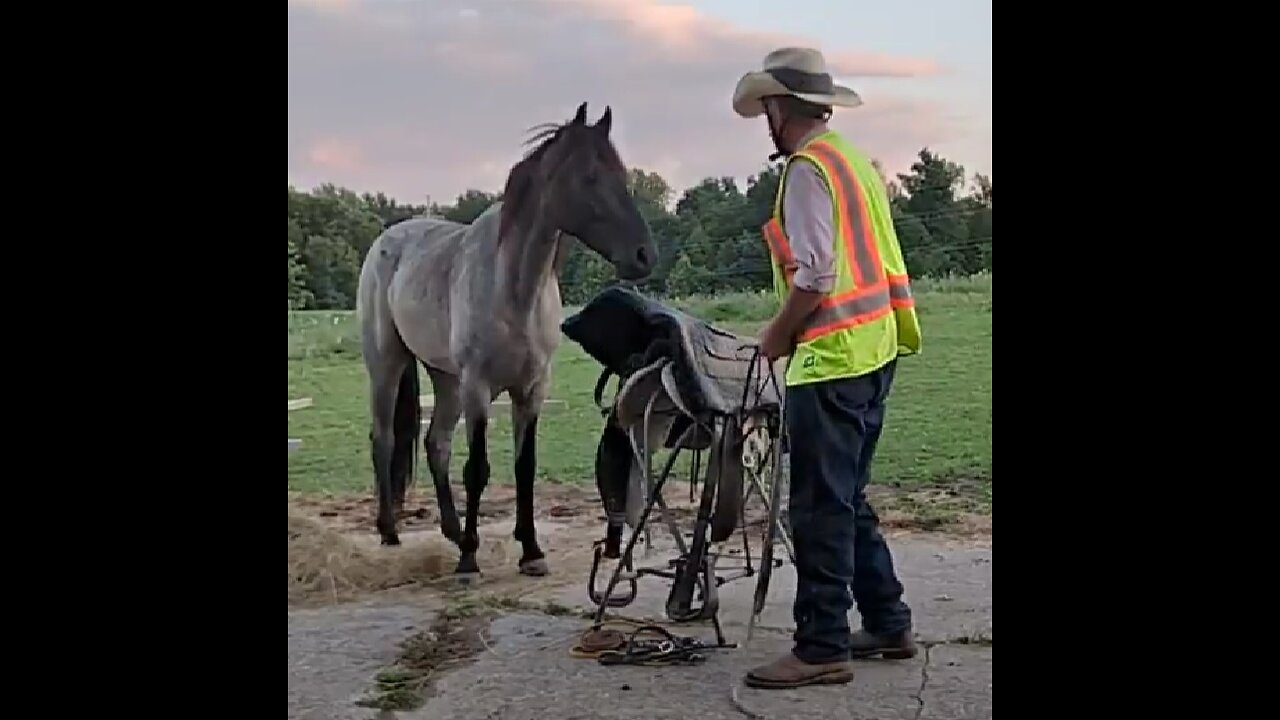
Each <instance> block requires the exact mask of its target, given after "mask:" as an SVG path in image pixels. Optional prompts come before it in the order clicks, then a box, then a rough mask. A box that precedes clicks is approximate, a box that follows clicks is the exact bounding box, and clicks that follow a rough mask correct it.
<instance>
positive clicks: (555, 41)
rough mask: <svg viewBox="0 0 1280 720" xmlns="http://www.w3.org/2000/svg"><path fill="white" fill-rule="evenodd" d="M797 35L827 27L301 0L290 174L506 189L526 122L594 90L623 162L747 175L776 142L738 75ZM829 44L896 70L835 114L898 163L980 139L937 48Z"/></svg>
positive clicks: (602, 2) (599, 9) (405, 194)
mask: <svg viewBox="0 0 1280 720" xmlns="http://www.w3.org/2000/svg"><path fill="white" fill-rule="evenodd" d="M317 3H319V5H320V7H317ZM335 6H336V7H340V8H341V9H342V11H343V12H342V14H341V15H335V14H334V9H333V8H334V7H335ZM784 44H811V43H808V42H805V39H804V38H794V37H790V36H787V35H782V34H773V33H760V32H755V31H751V30H747V29H744V28H741V27H736V26H734V25H732V24H729V23H726V22H724V21H722V20H719V19H716V18H712V17H708V16H706V15H704V14H702V13H699V12H698V11H696V10H694V9H693V8H690V7H687V6H683V5H670V4H662V3H657V2H652V1H650V0H625V1H624V0H521V1H520V2H505V1H497V0H487V1H486V0H433V2H431V3H417V2H415V3H404V2H377V3H371V2H359V1H358V0H347V2H345V3H337V2H336V1H335V0H327V1H322V0H308V1H307V2H302V3H299V2H296V1H295V0H291V3H290V7H289V173H290V180H291V181H293V182H296V183H297V184H299V185H301V186H304V187H306V186H311V185H315V184H318V183H320V182H335V183H339V184H345V185H349V186H351V187H353V188H355V189H358V190H383V191H385V192H387V193H389V194H392V195H395V196H397V197H402V198H404V199H406V200H415V201H420V200H421V198H422V197H423V196H424V195H430V196H432V197H433V198H435V199H438V200H442V201H447V200H449V199H451V198H452V197H454V196H455V195H457V194H458V193H459V192H461V191H462V190H464V189H465V188H467V187H475V188H481V189H486V190H497V189H499V188H500V187H501V185H502V182H503V179H504V177H505V175H506V171H507V168H509V167H510V165H511V164H512V163H514V162H515V161H517V160H518V159H519V158H520V156H521V154H522V152H523V147H522V146H521V142H522V141H523V139H524V137H525V131H526V130H527V129H528V128H529V127H531V126H533V125H535V124H538V123H541V122H546V121H556V120H563V119H567V118H568V116H569V115H570V114H571V113H572V112H573V109H574V108H575V107H576V106H577V105H578V103H580V102H582V101H584V100H585V101H588V102H589V104H590V111H591V116H592V117H593V118H594V117H597V116H598V115H599V114H600V112H602V111H603V110H604V106H605V105H610V106H612V108H613V111H614V118H615V121H614V133H613V135H614V141H615V143H616V144H617V145H618V149H619V152H620V153H621V154H622V156H623V159H624V161H625V162H627V163H628V164H630V165H633V166H636V167H642V168H646V169H651V170H658V171H660V172H661V173H662V174H663V176H664V177H666V178H667V180H668V182H670V183H671V184H672V185H673V186H675V187H676V188H678V189H682V188H683V187H687V186H689V185H692V184H694V183H696V182H698V181H699V180H701V179H702V178H703V177H706V176H724V175H727V176H735V177H739V178H742V177H745V176H746V175H748V174H751V173H754V172H757V171H758V170H759V169H760V168H761V167H762V166H763V164H764V162H765V157H766V156H767V155H768V154H769V153H770V152H771V151H772V150H773V148H772V145H771V144H770V141H769V138H768V134H767V132H766V129H765V126H764V124H763V121H760V122H752V121H745V120H742V119H740V118H738V117H737V116H736V115H735V114H733V112H732V110H731V108H730V97H731V95H732V92H733V86H734V83H735V82H736V81H737V79H738V77H739V76H740V75H741V74H742V73H743V72H746V71H748V70H751V69H754V68H757V67H759V65H760V62H761V60H762V59H763V57H764V55H765V54H766V53H767V52H768V51H769V50H770V49H773V48H774V47H776V46H779V45H784ZM824 51H825V52H826V53H827V57H828V62H829V64H830V66H831V68H832V72H833V73H834V74H836V75H838V76H840V77H843V78H853V77H857V76H881V78H882V79H880V80H878V81H877V82H876V83H875V85H874V86H872V85H869V86H868V87H865V88H864V87H860V86H859V84H858V83H857V82H855V83H853V84H854V87H855V89H857V90H858V91H859V92H860V93H861V94H862V95H863V98H864V101H865V105H864V106H863V107H861V108H858V109H856V110H852V111H837V114H836V116H835V118H834V119H833V124H834V126H835V127H836V128H837V129H840V130H841V131H843V132H846V133H847V134H848V136H849V137H850V139H851V140H853V141H854V142H855V143H856V144H857V145H859V146H860V147H862V148H863V149H864V150H865V151H866V152H868V153H869V154H871V155H872V156H874V157H877V158H879V159H880V160H881V162H882V163H883V164H884V165H885V166H886V169H887V170H888V171H889V172H891V173H892V172H894V171H896V170H898V169H899V168H902V167H904V166H905V164H907V163H909V162H910V159H911V157H912V156H913V155H914V154H915V153H916V152H917V151H918V150H919V149H920V148H921V147H923V146H925V145H929V146H931V147H937V146H938V145H940V144H942V143H945V142H948V141H955V140H956V139H957V138H964V136H965V131H966V128H965V126H964V124H963V123H962V122H960V119H958V118H956V117H954V116H953V115H952V113H951V112H950V111H949V109H948V108H947V107H946V106H944V105H941V104H938V103H932V102H922V101H920V100H915V99H912V98H911V97H910V95H909V93H910V91H911V88H910V85H909V84H910V83H911V82H912V80H910V79H909V77H908V76H913V75H922V74H928V73H931V72H936V71H937V70H938V68H937V64H936V63H935V62H934V61H932V60H931V59H929V58H913V57H898V56H883V55H879V54H876V53H871V52H867V51H865V50H862V49H858V48H839V47H837V48H824ZM988 142H989V141H988ZM988 153H989V150H988Z"/></svg>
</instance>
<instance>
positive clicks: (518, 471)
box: [511, 390, 547, 576]
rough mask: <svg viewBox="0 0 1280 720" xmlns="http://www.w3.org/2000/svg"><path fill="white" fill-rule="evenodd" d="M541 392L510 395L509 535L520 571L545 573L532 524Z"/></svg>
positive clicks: (543, 557) (533, 573)
mask: <svg viewBox="0 0 1280 720" xmlns="http://www.w3.org/2000/svg"><path fill="white" fill-rule="evenodd" d="M544 398H545V393H544V392H542V391H541V390H535V391H533V392H530V393H519V394H517V393H512V397H511V425H512V436H513V439H514V441H515V457H516V462H515V475H516V528H515V532H513V533H512V536H513V537H514V538H515V539H516V540H518V541H519V542H520V547H521V553H520V572H521V573H523V574H525V575H534V576H541V575H546V574H547V560H546V556H545V555H544V554H543V552H542V548H540V547H538V531H537V529H536V528H535V527H534V522H533V481H534V477H535V476H536V475H537V467H538V415H539V414H540V413H541V412H542V403H543V400H544Z"/></svg>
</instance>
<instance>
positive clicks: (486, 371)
mask: <svg viewBox="0 0 1280 720" xmlns="http://www.w3.org/2000/svg"><path fill="white" fill-rule="evenodd" d="M612 122H613V114H612V109H611V108H609V107H606V108H605V110H604V113H603V114H602V115H601V116H600V118H599V119H598V120H597V121H596V123H595V124H594V125H593V124H588V123H587V103H585V102H584V103H582V104H581V105H579V106H578V110H577V113H576V114H575V115H574V116H573V118H572V119H571V120H569V121H568V122H565V123H561V124H556V123H547V124H544V125H541V126H536V127H535V128H532V129H531V130H535V131H538V132H536V133H535V134H534V135H532V136H531V137H530V138H529V139H528V140H527V141H526V144H528V145H532V144H534V143H538V144H537V146H536V147H534V148H533V149H532V150H531V151H529V152H527V153H526V154H525V156H524V158H523V159H521V160H520V161H519V162H517V163H516V164H515V165H514V166H513V167H512V168H511V170H510V172H509V174H508V176H507V180H506V185H505V186H504V188H503V192H502V197H501V199H500V200H499V201H498V202H497V203H495V204H494V205H492V206H490V207H489V208H488V209H487V210H486V211H485V212H484V213H482V214H481V215H480V216H479V217H477V218H476V219H475V220H474V221H473V222H472V223H470V224H469V225H466V224H461V223H456V222H451V221H449V220H445V219H442V218H435V217H415V218H410V219H408V220H404V221H402V222H399V223H396V224H394V225H392V226H390V227H388V228H386V229H384V230H383V231H382V233H381V234H380V235H379V236H378V237H377V239H375V240H374V242H373V244H372V246H371V247H370V248H369V251H368V254H367V255H366V257H365V259H364V262H363V264H362V266H361V270H360V279H359V286H358V291H357V301H356V315H357V318H358V322H359V326H360V343H361V345H360V347H361V354H362V356H363V358H364V365H365V369H366V371H367V374H368V382H369V392H370V396H369V402H370V411H371V431H370V434H369V437H370V443H371V451H372V452H371V454H372V459H373V466H374V476H375V481H376V488H377V498H378V514H377V521H376V526H377V530H378V533H379V535H380V537H381V543H382V544H383V545H399V544H400V539H399V535H398V532H397V519H398V515H399V513H400V512H401V511H402V510H403V506H404V496H405V489H406V486H407V484H408V482H409V480H410V478H411V475H412V469H413V465H414V462H415V460H416V456H415V449H416V447H417V443H418V438H419V436H420V434H421V427H422V425H421V414H420V413H421V409H420V405H419V389H418V388H419V380H418V370H417V364H418V363H421V364H422V366H423V367H424V368H425V370H426V373H427V376H428V378H429V379H430V381H431V385H432V387H433V389H434V391H435V408H434V412H433V413H432V416H431V422H430V425H429V426H428V428H427V433H426V438H425V440H424V441H423V445H424V447H425V450H426V456H427V463H428V466H429V468H430V471H431V477H432V481H433V483H434V485H435V491H436V502H437V505H438V507H439V511H440V512H439V515H440V518H439V521H440V530H441V532H442V534H443V535H444V536H445V537H446V538H448V539H449V540H450V541H451V542H453V544H454V545H456V546H457V547H458V550H459V558H458V564H457V567H456V569H455V573H456V574H457V575H460V576H467V575H472V574H475V573H479V571H480V568H479V566H478V564H477V563H476V550H477V549H478V548H479V546H480V539H479V535H478V533H477V528H476V524H477V515H478V513H479V509H480V497H481V495H482V494H483V493H484V490H485V487H486V486H487V485H488V482H489V470H490V468H489V461H488V455H487V445H486V443H487V436H486V428H487V425H488V411H489V408H490V406H491V404H492V402H493V400H494V399H495V398H496V397H497V396H498V395H500V394H501V393H502V392H504V391H505V392H506V393H507V394H508V395H509V396H510V398H511V419H512V426H513V428H512V435H513V439H514V441H515V463H514V464H515V480H516V524H515V531H514V532H513V533H512V535H513V537H514V538H515V539H516V540H517V541H519V542H520V543H521V556H520V561H519V570H520V572H521V573H522V574H525V575H532V576H539V575H545V574H546V573H547V572H548V567H547V562H546V557H545V554H544V553H543V551H542V549H541V548H540V547H539V545H538V540H537V531H536V529H535V527H534V521H533V481H534V474H535V466H536V462H537V461H536V457H537V450H536V447H537V427H538V416H539V414H540V412H541V408H542V404H543V401H544V400H545V399H546V397H547V395H548V393H549V390H550V386H551V358H552V355H553V354H554V353H555V350H556V348H557V347H558V346H559V344H560V321H561V319H562V316H563V306H562V303H561V297H560V284H559V279H560V273H561V272H562V270H563V268H564V263H565V260H566V259H567V257H568V253H569V251H570V250H571V247H572V245H571V244H572V243H573V242H575V241H578V242H581V243H582V244H583V245H586V247H587V248H589V249H590V250H592V251H594V252H596V253H598V254H599V255H600V256H601V257H603V258H604V259H605V260H607V261H608V262H609V263H610V264H611V265H612V266H613V268H614V272H615V275H616V276H617V278H619V279H621V280H626V281H638V280H643V279H644V278H647V277H648V276H649V275H650V274H651V273H652V271H653V268H654V266H655V264H656V263H657V261H658V251H657V247H656V246H655V244H654V241H653V238H652V236H651V234H650V231H649V226H648V224H647V223H646V221H645V220H644V218H643V217H642V216H641V214H640V210H639V208H638V207H637V206H636V202H635V200H634V198H633V197H632V195H631V193H630V192H629V191H628V188H627V169H626V166H625V165H624V164H623V163H622V160H621V158H620V157H619V155H618V152H617V150H616V148H615V147H614V145H613V142H612V140H611V139H610V138H609V130H610V128H611V126H612ZM460 417H465V420H466V441H467V452H468V454H467V461H466V463H465V465H464V467H463V471H462V475H463V485H464V487H465V489H466V526H465V528H460V527H459V523H458V513H457V510H456V508H455V506H454V502H453V492H452V490H451V488H450V486H449V458H450V456H451V454H452V445H453V434H454V430H455V429H456V428H457V425H458V421H459V419H460Z"/></svg>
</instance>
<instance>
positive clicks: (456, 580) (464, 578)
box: [453, 572, 480, 587]
mask: <svg viewBox="0 0 1280 720" xmlns="http://www.w3.org/2000/svg"><path fill="white" fill-rule="evenodd" d="M453 584H454V585H456V586H458V587H472V586H473V585H478V584H480V573H478V572H470V573H464V572H455V573H454V574H453Z"/></svg>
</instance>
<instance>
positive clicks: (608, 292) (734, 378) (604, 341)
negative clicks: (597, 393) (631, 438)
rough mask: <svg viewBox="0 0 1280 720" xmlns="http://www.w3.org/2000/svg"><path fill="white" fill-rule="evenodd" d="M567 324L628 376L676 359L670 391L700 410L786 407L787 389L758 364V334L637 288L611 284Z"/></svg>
mask: <svg viewBox="0 0 1280 720" xmlns="http://www.w3.org/2000/svg"><path fill="white" fill-rule="evenodd" d="M560 329H561V330H562V331H563V332H564V334H565V335H566V336H567V337H568V338H569V339H570V340H573V341H574V342H576V343H578V344H579V345H581V346H582V349H583V350H585V351H586V352H587V354H588V355H590V356H591V357H593V358H595V360H596V361H597V362H599V363H600V364H601V365H603V366H604V367H605V368H606V369H607V370H608V371H610V372H612V373H614V374H616V375H619V376H621V377H627V376H628V375H630V374H631V373H632V372H633V371H634V370H635V369H636V367H637V365H649V364H651V363H652V362H653V361H654V360H656V359H658V358H666V359H668V360H670V361H671V374H670V378H669V380H670V381H671V382H672V383H673V384H674V386H675V388H676V390H677V391H678V392H675V393H669V394H671V395H673V396H677V397H678V399H676V400H674V401H675V402H676V403H678V404H679V405H680V406H681V407H682V408H683V409H686V410H687V411H688V412H689V414H690V415H693V416H695V417H706V416H707V415H709V414H720V415H730V414H736V413H737V412H738V411H739V410H757V409H766V408H770V407H772V408H778V407H781V404H782V398H781V397H780V396H779V390H780V388H779V387H775V386H774V384H773V383H771V382H769V378H768V371H767V368H768V366H767V364H766V363H764V362H760V361H755V362H754V363H753V360H755V347H756V341H755V339H754V338H749V337H744V336H740V335H735V334H733V333H730V332H727V331H725V330H721V329H719V328H716V327H714V326H712V325H710V324H708V323H706V322H703V321H702V320H699V319H697V318H695V317H692V316H690V315H687V314H685V313H683V312H681V311H679V310H677V309H675V308H672V307H669V306H667V305H664V304H662V303H660V302H658V301H656V300H653V299H651V298H648V297H645V296H644V295H642V294H640V293H639V292H636V291H635V290H632V289H630V288H626V287H621V286H614V287H610V288H606V289H605V290H604V291H602V292H600V293H599V294H598V295H596V296H595V297H594V298H592V300H591V302H589V303H587V305H586V306H585V307H583V308H582V310H581V311H579V312H577V313H575V314H574V315H572V316H570V317H569V318H567V319H566V320H565V321H564V322H563V323H561V325H560ZM753 364H754V365H755V367H754V369H753V368H752V365H753ZM749 375H750V376H751V380H752V382H751V385H752V387H751V388H750V389H749V390H748V388H747V379H748V376H749ZM664 379H666V378H664ZM744 399H745V405H746V407H743V405H744Z"/></svg>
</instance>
